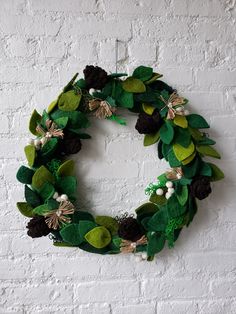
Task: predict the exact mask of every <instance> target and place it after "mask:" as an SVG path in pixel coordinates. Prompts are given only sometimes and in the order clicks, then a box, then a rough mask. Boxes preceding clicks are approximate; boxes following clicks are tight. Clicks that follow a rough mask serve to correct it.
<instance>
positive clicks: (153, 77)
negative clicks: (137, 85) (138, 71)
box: [145, 73, 163, 85]
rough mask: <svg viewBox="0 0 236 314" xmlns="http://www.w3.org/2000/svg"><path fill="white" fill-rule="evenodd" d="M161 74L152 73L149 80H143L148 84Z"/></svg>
mask: <svg viewBox="0 0 236 314" xmlns="http://www.w3.org/2000/svg"><path fill="white" fill-rule="evenodd" d="M162 76H163V75H162V74H159V73H153V75H152V77H151V78H150V79H149V80H147V81H145V85H149V84H151V83H153V82H155V81H156V80H157V79H159V78H160V77H162Z"/></svg>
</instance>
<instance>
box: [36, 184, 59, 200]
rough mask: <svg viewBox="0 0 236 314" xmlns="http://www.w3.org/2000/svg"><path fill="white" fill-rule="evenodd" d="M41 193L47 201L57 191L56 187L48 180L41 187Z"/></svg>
mask: <svg viewBox="0 0 236 314" xmlns="http://www.w3.org/2000/svg"><path fill="white" fill-rule="evenodd" d="M38 192H39V195H40V196H41V198H42V199H43V200H44V201H46V200H48V199H49V198H52V197H53V194H54V193H55V188H54V186H53V185H52V184H51V183H49V182H46V183H44V185H43V186H42V187H41V188H40V189H39V191H38Z"/></svg>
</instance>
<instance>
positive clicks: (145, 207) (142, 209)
mask: <svg viewBox="0 0 236 314" xmlns="http://www.w3.org/2000/svg"><path fill="white" fill-rule="evenodd" d="M157 210H158V207H157V206H156V205H155V204H153V202H152V203H151V202H148V203H145V204H142V205H141V206H139V207H138V208H136V209H135V212H136V214H137V216H140V215H144V214H145V215H146V214H154V213H156V212H157Z"/></svg>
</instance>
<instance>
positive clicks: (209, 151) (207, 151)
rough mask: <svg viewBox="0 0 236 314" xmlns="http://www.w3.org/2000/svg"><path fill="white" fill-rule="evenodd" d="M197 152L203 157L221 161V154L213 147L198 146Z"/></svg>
mask: <svg viewBox="0 0 236 314" xmlns="http://www.w3.org/2000/svg"><path fill="white" fill-rule="evenodd" d="M196 149H197V151H198V152H199V153H200V154H202V155H203V156H210V157H214V158H218V159H220V158H221V157H220V154H219V153H218V152H217V151H216V150H215V149H214V148H213V147H211V146H208V145H197V147H196Z"/></svg>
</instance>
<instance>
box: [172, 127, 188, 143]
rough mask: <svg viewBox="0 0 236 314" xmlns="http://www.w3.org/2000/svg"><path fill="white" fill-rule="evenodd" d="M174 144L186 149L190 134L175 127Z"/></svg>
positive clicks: (186, 130)
mask: <svg viewBox="0 0 236 314" xmlns="http://www.w3.org/2000/svg"><path fill="white" fill-rule="evenodd" d="M175 143H177V144H179V145H181V146H183V147H188V146H189V145H190V143H191V134H190V132H189V130H188V129H183V128H180V127H176V128H175Z"/></svg>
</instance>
